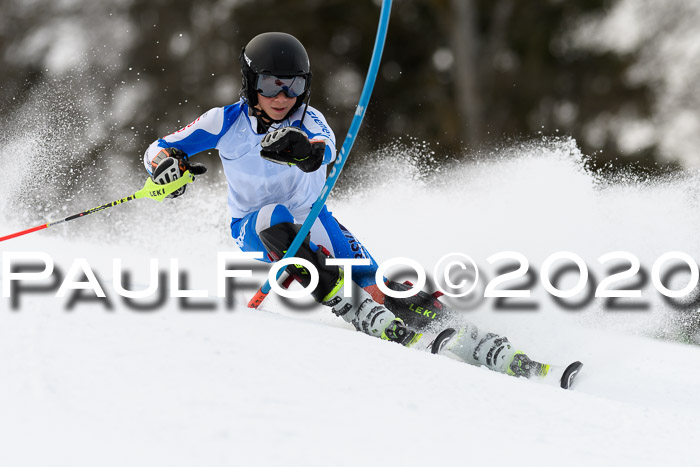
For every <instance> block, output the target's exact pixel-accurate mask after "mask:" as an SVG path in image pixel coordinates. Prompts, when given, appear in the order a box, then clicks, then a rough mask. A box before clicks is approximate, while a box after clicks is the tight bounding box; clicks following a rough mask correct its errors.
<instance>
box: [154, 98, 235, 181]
mask: <svg viewBox="0 0 700 467" xmlns="http://www.w3.org/2000/svg"><path fill="white" fill-rule="evenodd" d="M240 113H241V105H240V102H239V103H236V104H233V105H229V106H226V107H215V108H213V109H211V110H209V111H208V112H205V113H204V114H203V115H202V116H200V117H199V118H198V119H197V120H195V121H194V122H192V123H190V124H189V125H187V126H186V127H184V128H182V129H180V130H178V131H176V132H175V133H172V134H170V135H168V136H166V137H164V138H160V139H158V140H157V141H154V142H153V143H152V144H151V145H150V146H149V147H148V149H147V150H146V153H145V154H144V156H143V163H144V166H145V167H146V170H147V171H148V173H149V174H151V175H152V174H153V170H154V169H155V166H157V163H156V164H155V165H153V162H154V160H155V159H156V157H157V156H158V155H159V154H160V155H161V156H164V157H168V156H169V155H171V154H170V153H171V152H172V151H169V150H168V149H171V148H174V149H177V150H179V151H181V152H182V153H184V156H183V157H184V158H185V159H186V158H189V157H190V156H192V155H193V154H197V153H198V152H202V151H206V150H208V149H214V148H215V147H216V145H217V143H218V142H219V139H221V137H222V136H223V134H224V133H226V131H227V130H228V129H229V128H230V127H231V125H232V124H233V122H234V121H235V120H236V118H238V116H239V115H240ZM164 149H165V151H164Z"/></svg>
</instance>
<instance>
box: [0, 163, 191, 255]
mask: <svg viewBox="0 0 700 467" xmlns="http://www.w3.org/2000/svg"><path fill="white" fill-rule="evenodd" d="M193 181H194V176H193V175H192V174H191V173H190V171H189V170H187V171H185V173H183V174H182V176H181V177H180V178H178V179H177V180H173V181H172V182H170V183H166V184H164V185H159V184H157V183H156V182H154V181H153V180H152V179H151V178H147V179H146V183H145V184H144V185H143V188H141V189H140V190H139V191H137V192H136V193H134V194H133V195H130V196H127V197H126V198H121V199H118V200H116V201H112V202H111V203H107V204H103V205H102V206H97V207H96V208H92V209H88V210H87V211H83V212H80V213H78V214H73V215H72V216H68V217H66V218H65V219H61V220H59V221H53V222H48V223H46V224H41V225H37V226H36V227H32V228H31V229H27V230H22V231H21V232H15V233H13V234H10V235H6V236H4V237H0V242H4V241H5V240H9V239H11V238H15V237H20V236H22V235H26V234H29V233H32V232H36V231H38V230H43V229H48V228H49V227H52V226H54V225H58V224H62V223H64V222H68V221H72V220H73V219H79V218H81V217H85V216H87V215H89V214H93V213H96V212H100V211H104V210H105V209H109V208H111V207H114V206H118V205H120V204H124V203H126V202H128V201H131V200H134V199H140V198H151V199H154V200H156V201H158V202H161V201H163V200H164V199H165V197H166V196H168V195H169V194H170V193H172V192H174V191H176V190H178V189H180V188H182V187H183V186H185V185H186V184H188V183H192V182H193Z"/></svg>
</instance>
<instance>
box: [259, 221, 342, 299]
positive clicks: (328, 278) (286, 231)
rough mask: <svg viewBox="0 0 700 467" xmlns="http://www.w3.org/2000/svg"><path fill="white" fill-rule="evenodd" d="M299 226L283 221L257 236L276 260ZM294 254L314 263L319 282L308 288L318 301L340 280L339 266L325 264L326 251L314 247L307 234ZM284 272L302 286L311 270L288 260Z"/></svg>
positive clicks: (307, 283)
mask: <svg viewBox="0 0 700 467" xmlns="http://www.w3.org/2000/svg"><path fill="white" fill-rule="evenodd" d="M300 228H301V226H299V225H298V224H293V223H291V222H282V223H279V224H276V225H273V226H271V227H268V228H267V229H265V230H263V231H262V232H260V233H259V235H260V240H262V242H263V245H265V248H266V249H267V251H268V254H269V255H270V258H271V259H272V260H273V261H279V260H280V259H281V258H282V257H283V256H284V255H285V253H286V252H287V250H288V249H289V246H290V245H291V244H292V241H294V238H295V237H296V235H297V233H298V232H299V229H300ZM294 256H295V257H297V258H302V259H305V260H307V261H309V262H310V263H311V264H313V265H314V267H315V268H316V270H317V271H318V276H319V281H318V286H316V288H315V289H314V290H313V291H312V292H311V295H312V296H313V297H314V299H315V300H316V301H317V302H322V301H324V298H325V297H326V296H327V295H328V294H329V293H330V292H331V291H332V290H333V289H335V288H337V286H338V281H339V280H342V274H341V272H340V268H339V267H338V266H328V265H326V258H327V257H328V256H329V255H327V254H326V253H325V252H324V251H323V250H322V249H321V248H316V249H313V248H312V246H311V242H310V241H309V236H308V235H307V236H306V238H305V239H304V242H303V243H302V244H301V246H300V247H299V250H297V252H296V254H295V255H294ZM287 272H288V273H289V274H291V275H292V277H294V279H296V280H297V281H299V282H300V283H301V284H302V285H303V286H304V287H307V286H308V285H309V284H310V282H311V274H310V272H309V271H308V270H307V269H306V268H305V267H304V266H301V265H298V264H290V265H289V266H287Z"/></svg>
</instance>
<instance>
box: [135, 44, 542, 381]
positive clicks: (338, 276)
mask: <svg viewBox="0 0 700 467" xmlns="http://www.w3.org/2000/svg"><path fill="white" fill-rule="evenodd" d="M239 60H240V65H241V74H242V77H243V85H242V88H241V92H240V100H239V101H238V102H236V103H235V104H232V105H227V106H224V107H216V108H213V109H211V110H209V111H208V112H205V113H204V114H203V115H202V116H200V117H199V118H198V119H196V120H195V121H194V122H192V123H191V124H189V125H187V126H186V127H184V128H182V129H181V130H179V131H177V132H175V133H173V134H171V135H168V136H166V137H164V138H161V139H159V140H157V141H155V142H153V143H152V144H151V145H150V146H149V147H148V149H147V150H146V153H145V155H144V164H145V167H146V170H147V171H148V172H149V173H150V174H151V176H152V177H153V179H154V181H156V182H157V183H167V182H170V181H172V180H174V179H177V178H178V177H180V176H181V175H182V173H184V171H185V170H190V172H191V173H192V174H194V175H199V174H202V173H204V171H205V170H206V169H205V168H204V167H203V166H202V165H201V164H198V163H195V162H192V161H190V160H189V158H190V156H192V155H194V154H196V153H199V152H201V151H205V150H209V149H217V150H218V151H219V155H220V158H221V162H222V165H223V169H224V173H225V175H226V179H227V181H228V207H229V211H230V214H231V217H232V220H231V235H232V237H233V239H234V241H235V242H236V244H237V245H238V247H239V248H241V249H242V250H244V251H262V252H266V253H267V257H266V258H264V261H268V262H270V261H276V260H279V259H280V258H282V256H284V253H285V252H286V251H287V248H288V247H289V245H290V244H291V243H292V241H293V239H294V237H295V235H296V233H297V232H298V230H299V228H300V224H301V223H303V222H304V220H305V219H306V217H307V215H308V214H309V211H310V210H311V206H312V204H313V202H314V201H315V200H316V199H317V198H318V196H319V194H320V191H321V189H322V188H323V185H324V183H325V177H326V166H327V165H328V164H330V163H331V162H333V161H334V160H335V157H336V147H335V135H334V134H333V131H332V130H331V128H330V127H329V126H328V124H327V123H326V119H325V118H324V116H323V114H322V113H321V112H319V111H318V110H317V109H315V108H313V107H311V106H310V105H309V98H310V91H311V76H312V75H311V68H310V63H309V57H308V55H307V52H306V50H305V49H304V46H303V45H302V44H301V42H299V41H298V40H297V39H296V38H295V37H294V36H291V35H289V34H285V33H281V32H269V33H264V34H260V35H258V36H256V37H254V38H253V39H251V40H250V42H248V44H247V45H246V46H245V47H244V48H243V49H242V51H241V54H240V57H239ZM184 193H185V187H183V188H181V189H179V190H178V191H176V192H175V193H173V194H172V195H171V197H173V198H174V197H178V196H181V195H182V194H184ZM295 256H296V257H298V258H303V259H305V260H307V261H310V262H311V263H312V264H313V265H314V266H315V267H316V269H317V271H318V273H319V283H318V286H317V287H316V288H315V290H314V291H313V292H312V296H313V298H314V299H315V300H316V301H317V302H319V303H321V304H323V305H326V306H329V307H331V309H332V312H333V313H334V314H336V315H338V316H340V317H342V318H343V319H344V320H345V321H346V322H349V323H352V324H353V325H354V326H355V328H356V329H357V330H360V331H362V332H364V333H366V334H369V335H372V336H376V337H380V338H382V339H385V340H389V341H393V342H398V343H400V344H402V345H405V346H408V347H410V346H412V345H415V344H416V343H417V342H418V341H419V340H420V339H421V337H422V332H427V331H429V330H432V331H434V330H435V324H436V323H440V324H442V323H447V322H448V321H449V320H451V319H452V318H453V315H452V314H451V313H450V312H449V310H445V309H444V307H442V305H441V303H440V302H439V301H437V300H436V299H435V300H434V302H433V297H432V296H430V295H429V294H426V293H424V292H421V293H420V294H418V295H417V296H416V297H413V298H412V299H401V300H397V299H392V298H390V297H385V296H384V295H383V294H382V293H381V292H380V291H379V289H378V288H377V286H376V283H375V272H376V270H377V267H378V266H377V263H376V261H375V260H374V258H372V256H371V255H370V254H369V252H368V251H367V249H366V248H365V247H364V246H363V245H362V243H360V241H359V240H358V239H357V238H356V237H355V236H354V235H353V234H352V233H350V231H349V230H347V229H346V228H345V227H343V225H341V224H340V223H339V222H338V221H337V220H336V219H335V218H334V217H333V215H332V213H331V212H329V211H328V209H327V208H326V207H325V206H324V207H323V209H322V210H321V212H320V214H319V216H318V219H317V220H316V221H315V223H314V224H313V226H312V228H311V232H310V235H309V236H307V238H306V239H305V240H304V243H303V244H302V246H301V247H300V248H299V251H298V252H297V253H296V255H295ZM330 257H338V258H361V259H366V260H368V261H369V265H367V266H353V268H352V277H347V276H346V274H345V272H344V270H343V268H341V267H338V266H328V265H326V258H330ZM286 270H287V272H288V273H289V274H290V275H291V276H292V277H293V278H294V279H296V280H297V281H299V282H300V283H301V284H302V285H303V286H307V285H308V284H309V272H308V271H307V270H306V269H305V268H304V267H303V266H301V265H290V266H288V267H287V269H286ZM350 279H352V282H353V286H354V289H353V297H352V298H350V297H346V296H345V295H344V292H343V289H344V287H343V285H344V282H345V281H346V280H350ZM388 285H389V287H391V288H394V289H397V290H400V289H402V288H403V287H405V286H404V285H403V284H397V283H393V282H389V283H388ZM417 304H423V305H429V307H431V309H434V311H435V315H434V316H433V318H436V317H437V316H438V314H439V319H433V320H432V321H431V322H421V321H416V320H415V315H416V313H415V312H414V311H413V310H414V309H415V308H414V306H416V305H417ZM408 322H411V323H412V326H408V325H407V323H408ZM415 326H419V327H420V328H419V329H416V327H415ZM448 341H449V342H448ZM432 348H433V351H434V352H438V351H441V350H442V349H446V351H447V350H449V351H450V352H452V354H453V355H457V356H458V357H459V358H461V359H462V360H464V361H467V362H469V363H475V364H483V365H486V366H487V367H489V368H491V369H494V370H496V371H500V372H503V373H509V374H513V375H517V376H526V377H530V376H534V375H542V374H543V373H544V374H546V373H547V369H548V367H549V366H548V365H541V364H539V363H536V362H532V361H531V360H530V359H528V358H527V357H526V356H525V355H524V354H523V353H522V352H517V351H516V350H515V349H514V348H513V347H512V346H511V345H510V343H509V342H508V340H507V339H506V338H503V337H500V336H497V335H495V334H491V333H483V332H480V331H478V330H477V329H476V328H475V327H474V326H471V325H467V326H466V327H464V328H463V329H461V330H460V331H459V332H457V331H455V330H453V329H447V330H445V332H443V333H442V334H440V336H438V338H437V339H436V340H435V341H434V342H433V345H432ZM462 354H463V355H462ZM460 355H461V356H460Z"/></svg>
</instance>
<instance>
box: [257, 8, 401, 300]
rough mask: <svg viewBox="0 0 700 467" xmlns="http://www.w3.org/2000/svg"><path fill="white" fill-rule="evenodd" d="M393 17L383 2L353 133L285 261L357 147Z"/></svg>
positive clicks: (267, 286) (266, 289)
mask: <svg viewBox="0 0 700 467" xmlns="http://www.w3.org/2000/svg"><path fill="white" fill-rule="evenodd" d="M390 14H391V0H383V1H382V9H381V12H380V14H379V27H378V29H377V37H376V39H375V41H374V50H373V52H372V60H371V61H370V64H369V71H368V72H367V78H366V79H365V85H364V87H363V88H362V94H360V101H359V102H358V104H357V108H356V110H355V116H354V117H353V119H352V123H351V124H350V129H349V130H348V134H347V135H346V136H345V141H343V146H342V147H341V148H340V153H339V154H338V157H337V159H336V161H335V164H334V165H333V168H332V169H331V173H330V174H329V175H328V178H327V179H326V184H325V185H324V186H323V189H322V190H321V194H320V195H319V197H318V199H317V200H316V202H315V203H314V204H313V206H312V207H311V211H310V212H309V215H308V216H307V217H306V220H305V221H304V224H302V226H301V229H300V230H299V232H298V233H297V236H296V237H294V241H293V242H292V244H291V245H290V246H289V249H288V250H287V253H286V254H285V255H284V257H283V258H282V259H285V258H290V257H293V256H294V255H295V254H296V252H297V251H298V250H299V247H300V246H301V244H302V243H303V242H304V239H305V238H306V235H307V234H308V233H309V232H310V231H311V226H312V225H313V224H314V222H316V219H317V218H318V215H319V213H320V212H321V209H322V208H323V206H324V205H325V204H326V200H327V199H328V195H329V194H330V192H331V190H332V189H333V187H334V186H335V182H336V181H337V180H338V176H339V175H340V172H341V170H343V166H344V165H345V162H346V161H347V159H348V155H349V154H350V149H352V145H353V144H354V143H355V137H356V136H357V133H358V131H359V130H360V125H361V124H362V119H363V118H364V116H365V112H366V110H367V105H368V104H369V99H370V97H371V96H372V90H373V89H374V82H375V81H376V79H377V72H378V71H379V63H380V62H381V60H382V53H383V52H384V43H385V42H386V33H387V30H388V28H389V16H390ZM283 270H284V269H283V268H282V269H280V270H279V271H278V272H277V279H279V277H280V276H281V275H282V272H283ZM270 288H271V287H270V281H269V280H267V281H266V282H265V284H263V286H262V287H260V290H258V292H257V293H256V294H255V296H254V297H253V298H252V299H251V300H250V302H249V303H248V307H250V308H257V307H258V306H259V305H260V304H261V303H262V302H263V300H265V297H266V296H267V294H268V293H270Z"/></svg>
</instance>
